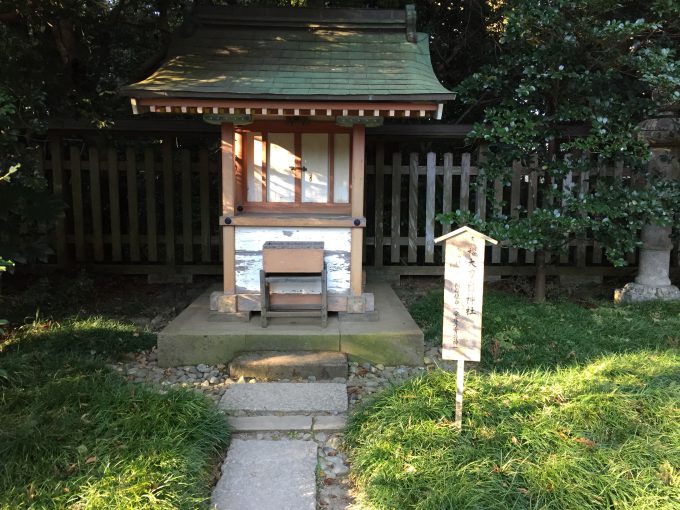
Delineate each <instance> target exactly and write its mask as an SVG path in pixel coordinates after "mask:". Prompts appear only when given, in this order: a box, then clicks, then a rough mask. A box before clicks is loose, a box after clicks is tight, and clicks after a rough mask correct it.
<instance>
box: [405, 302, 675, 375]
mask: <svg viewBox="0 0 680 510" xmlns="http://www.w3.org/2000/svg"><path fill="white" fill-rule="evenodd" d="M442 306H443V293H442V292H441V291H439V292H433V293H431V294H428V295H427V296H425V297H424V298H422V299H421V300H419V301H417V302H416V303H414V304H413V305H411V307H410V310H409V311H410V312H411V315H412V316H413V318H414V320H415V321H416V322H417V323H418V325H419V326H420V327H421V329H422V330H423V333H424V334H425V341H426V342H427V343H429V344H431V345H441V335H442ZM669 347H680V303H678V302H674V303H673V302H667V303H663V302H654V303H643V304H638V305H626V306H623V305H616V304H614V303H611V302H594V303H590V304H589V306H587V307H585V306H581V305H578V304H576V303H572V302H569V301H557V302H552V303H545V304H535V303H531V302H530V301H528V300H527V299H526V298H523V297H518V296H515V295H510V294H504V293H499V292H487V293H486V294H485V297H484V314H483V339H482V362H481V365H482V367H483V368H485V369H490V368H496V369H499V370H500V369H508V370H516V369H520V370H524V369H528V368H535V367H553V366H560V365H565V364H570V363H575V362H584V361H587V360H589V359H592V358H593V357H594V356H599V355H601V354H608V353H621V352H631V351H635V350H638V349H665V348H669Z"/></svg>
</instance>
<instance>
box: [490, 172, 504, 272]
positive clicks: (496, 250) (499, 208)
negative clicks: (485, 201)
mask: <svg viewBox="0 0 680 510" xmlns="http://www.w3.org/2000/svg"><path fill="white" fill-rule="evenodd" d="M493 201H494V204H493V208H494V214H500V213H501V212H503V181H501V180H500V179H495V180H494V181H493ZM491 263H492V264H500V263H501V247H500V246H499V245H495V246H493V247H492V248H491Z"/></svg>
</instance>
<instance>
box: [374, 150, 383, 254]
mask: <svg viewBox="0 0 680 510" xmlns="http://www.w3.org/2000/svg"><path fill="white" fill-rule="evenodd" d="M384 173H385V144H384V143H383V142H378V145H377V146H376V148H375V207H374V211H375V232H374V235H373V265H374V266H375V267H382V265H383V235H384V234H383V209H384V207H385V178H384Z"/></svg>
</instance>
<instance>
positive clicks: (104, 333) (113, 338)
mask: <svg viewBox="0 0 680 510" xmlns="http://www.w3.org/2000/svg"><path fill="white" fill-rule="evenodd" d="M153 343H154V337H153V336H152V335H149V334H146V333H140V332H138V331H137V330H136V328H134V327H133V326H132V325H126V324H124V323H121V322H118V321H113V320H106V319H101V318H90V319H83V320H77V319H72V320H65V321H64V322H63V323H61V324H49V323H46V324H37V325H34V326H31V327H27V328H25V329H23V330H19V331H15V332H14V333H13V334H12V336H11V337H10V338H8V339H7V341H6V342H5V343H4V344H3V346H2V348H1V349H0V397H1V398H0V416H1V417H2V418H1V419H0V459H2V460H1V461H0V508H2V509H8V510H9V509H19V508H21V509H24V508H27V509H28V508H31V509H33V508H35V509H38V508H40V509H43V508H73V509H79V510H81V509H82V510H85V509H95V508H96V509H101V508H106V509H130V508H134V509H145V508H153V509H171V508H172V509H179V508H187V509H194V508H201V507H202V506H205V507H207V500H208V498H209V495H210V483H211V479H212V476H213V470H214V468H215V466H216V465H217V463H218V458H219V456H220V454H222V453H223V452H224V449H225V448H226V445H227V442H228V429H227V427H226V423H225V421H224V418H223V417H222V415H220V414H219V413H218V412H217V411H216V410H215V409H214V406H212V404H211V403H210V402H208V400H207V399H205V398H204V397H203V396H202V395H198V394H195V393H193V392H189V391H179V390H170V391H167V392H166V393H164V394H161V393H160V392H159V391H157V390H155V389H152V388H149V387H146V386H143V385H135V384H130V383H127V382H126V381H125V380H124V379H122V378H121V377H120V376H118V375H116V374H114V373H112V371H110V370H109V369H108V368H106V366H105V365H106V362H107V361H109V360H111V359H114V358H115V357H116V356H118V355H119V354H121V353H123V352H127V351H131V350H136V349H140V348H148V347H149V346H150V345H153Z"/></svg>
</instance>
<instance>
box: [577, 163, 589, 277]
mask: <svg viewBox="0 0 680 510" xmlns="http://www.w3.org/2000/svg"><path fill="white" fill-rule="evenodd" d="M589 190H590V172H589V171H588V170H583V171H581V174H580V175H579V198H580V199H581V200H583V198H584V197H585V196H586V195H587V194H588V191H589ZM586 242H587V241H586V240H585V239H578V240H577V244H576V267H585V266H586Z"/></svg>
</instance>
